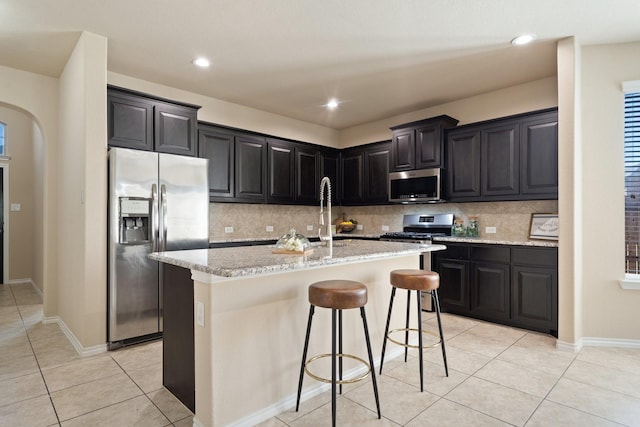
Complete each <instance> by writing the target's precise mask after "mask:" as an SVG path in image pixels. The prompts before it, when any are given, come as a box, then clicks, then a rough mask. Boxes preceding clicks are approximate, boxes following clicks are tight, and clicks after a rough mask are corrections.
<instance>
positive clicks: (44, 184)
mask: <svg viewBox="0 0 640 427" xmlns="http://www.w3.org/2000/svg"><path fill="white" fill-rule="evenodd" d="M0 102H1V103H3V104H6V105H9V106H15V107H17V108H19V109H22V110H24V111H25V112H27V113H28V114H30V115H32V116H33V119H34V124H33V126H34V128H35V129H34V132H33V135H34V138H33V141H34V144H35V146H34V147H37V150H39V151H40V153H39V154H36V155H35V156H34V157H35V158H36V159H38V161H39V162H40V163H39V166H40V169H39V170H38V172H36V174H35V176H36V177H37V179H36V180H35V191H36V193H37V192H40V193H41V194H42V195H43V197H42V199H40V200H39V201H37V202H35V203H34V217H35V219H34V221H35V226H34V241H35V248H34V259H35V260H37V261H36V264H38V265H37V266H36V267H35V271H36V274H35V277H34V281H35V282H36V283H37V286H38V287H39V288H40V289H42V290H43V292H44V314H45V316H51V315H54V314H55V313H57V296H58V288H57V268H58V263H57V253H58V252H57V246H56V241H57V226H58V224H57V208H56V200H57V194H58V187H57V170H58V168H57V164H56V158H55V156H52V155H51V153H55V151H56V145H57V139H58V105H57V103H58V81H57V79H55V78H51V77H45V76H41V75H38V74H33V73H28V72H24V71H20V70H15V69H12V68H7V67H2V66H0ZM40 154H43V155H42V157H40ZM41 178H42V179H41Z"/></svg>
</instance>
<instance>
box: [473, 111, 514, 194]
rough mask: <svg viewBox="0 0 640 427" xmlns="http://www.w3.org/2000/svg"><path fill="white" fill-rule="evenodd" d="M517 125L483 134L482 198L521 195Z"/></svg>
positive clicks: (488, 130) (494, 128)
mask: <svg viewBox="0 0 640 427" xmlns="http://www.w3.org/2000/svg"><path fill="white" fill-rule="evenodd" d="M518 135H519V129H518V124H517V123H508V124H504V125H500V126H495V127H492V128H488V129H486V130H483V131H482V144H481V145H482V155H481V161H480V169H481V170H482V189H481V194H482V196H483V197H484V196H507V195H510V196H511V195H513V196H517V195H518V194H519V193H520V145H519V138H518Z"/></svg>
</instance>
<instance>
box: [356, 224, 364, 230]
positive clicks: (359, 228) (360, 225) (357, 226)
mask: <svg viewBox="0 0 640 427" xmlns="http://www.w3.org/2000/svg"><path fill="white" fill-rule="evenodd" d="M363 229H364V226H363V225H362V224H358V225H356V230H360V231H362V230H363Z"/></svg>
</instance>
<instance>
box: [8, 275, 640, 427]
mask: <svg viewBox="0 0 640 427" xmlns="http://www.w3.org/2000/svg"><path fill="white" fill-rule="evenodd" d="M41 318H42V305H41V303H40V298H39V297H38V294H37V293H36V292H35V291H34V290H33V288H32V287H31V285H29V284H18V285H15V284H14V285H0V426H54V425H55V426H58V425H61V426H65V427H66V426H134V425H135V426H138V425H139V426H169V425H175V426H190V425H191V424H192V414H191V413H190V412H189V411H188V410H187V409H186V408H185V407H184V406H183V405H182V404H181V403H180V402H178V401H177V400H176V399H175V398H174V397H173V395H171V394H170V393H169V392H168V391H166V390H165V389H164V388H163V387H162V368H161V366H162V360H161V358H162V343H161V342H154V343H150V344H145V345H140V346H137V347H131V348H126V349H122V350H118V351H114V352H108V353H106V354H101V355H98V356H93V357H86V358H81V357H79V356H78V355H77V354H76V352H75V350H74V349H73V347H72V346H71V344H69V342H68V340H67V339H66V337H65V336H64V334H63V333H62V331H61V330H60V328H59V327H58V326H57V325H55V324H46V325H45V324H43V323H41V321H40V319H41ZM443 321H444V329H445V338H446V344H447V356H448V361H449V377H448V378H447V377H445V376H444V369H443V366H442V356H441V354H440V350H439V349H437V348H436V349H432V350H428V351H427V352H426V354H425V362H426V363H425V391H424V392H423V393H420V391H419V378H418V374H417V372H418V360H417V357H416V354H417V352H415V351H413V352H411V353H410V358H409V361H408V362H407V363H404V362H402V360H401V359H400V358H398V359H396V360H392V361H387V362H385V366H384V371H383V375H382V376H379V377H378V386H379V389H380V402H381V407H382V415H383V418H382V420H378V419H377V416H376V412H375V402H374V399H373V392H372V389H371V383H370V381H366V382H361V383H357V384H353V385H345V386H344V393H343V394H342V395H341V396H339V397H338V413H337V418H338V424H339V425H353V426H355V425H358V426H375V427H383V426H408V427H415V426H432V425H433V426H509V425H515V426H581V427H582V426H620V425H627V426H640V349H623V348H603V347H586V348H584V349H583V350H582V351H581V352H580V353H577V354H575V353H571V352H567V351H562V350H558V349H556V347H555V340H554V339H553V338H552V337H550V336H546V335H542V334H537V333H532V332H528V331H524V330H520V329H515V328H508V327H504V326H499V325H494V324H490V323H485V322H480V321H476V320H472V319H468V318H464V317H458V316H451V315H444V320H443ZM425 324H426V325H428V326H429V327H433V328H435V319H434V316H433V315H427V316H426V320H425ZM390 345H392V344H390ZM310 381H313V380H312V379H310V378H309V377H306V378H305V384H308V383H309V382H310ZM330 419H331V404H330V395H329V393H324V394H322V395H320V396H317V397H315V398H312V399H310V400H308V401H305V402H302V403H301V407H300V412H295V411H294V410H293V409H291V410H288V411H285V412H283V413H281V414H279V415H278V416H276V417H273V418H272V419H270V420H268V421H266V422H264V423H262V424H260V426H261V427H281V426H291V427H302V426H313V427H316V426H321V425H329V424H330Z"/></svg>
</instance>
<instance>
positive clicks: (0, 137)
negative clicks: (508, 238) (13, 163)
mask: <svg viewBox="0 0 640 427" xmlns="http://www.w3.org/2000/svg"><path fill="white" fill-rule="evenodd" d="M5 126H6V125H5V124H4V123H2V122H0V156H4V128H5Z"/></svg>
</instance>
